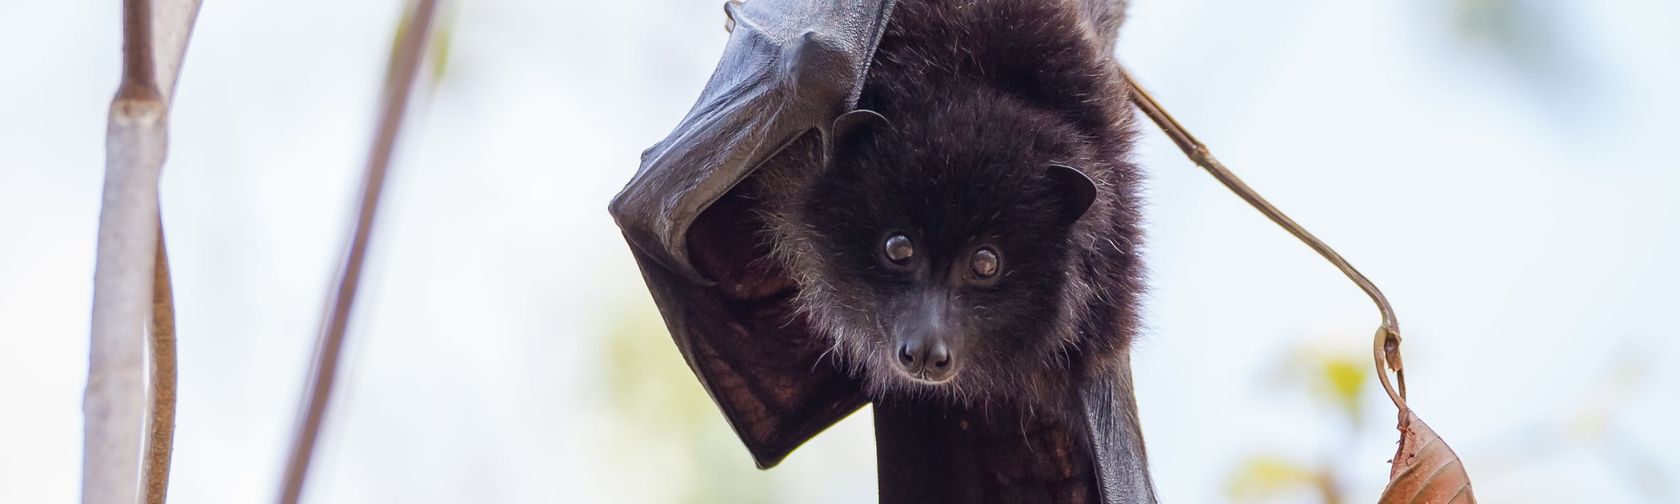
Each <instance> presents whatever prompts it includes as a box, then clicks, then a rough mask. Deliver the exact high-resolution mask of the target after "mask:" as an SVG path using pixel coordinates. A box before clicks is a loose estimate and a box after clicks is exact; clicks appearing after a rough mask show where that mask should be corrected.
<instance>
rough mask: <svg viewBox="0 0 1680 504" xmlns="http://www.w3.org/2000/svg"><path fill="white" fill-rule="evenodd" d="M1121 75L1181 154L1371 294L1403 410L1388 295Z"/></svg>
mask: <svg viewBox="0 0 1680 504" xmlns="http://www.w3.org/2000/svg"><path fill="white" fill-rule="evenodd" d="M1121 75H1122V76H1123V77H1124V78H1125V79H1126V82H1127V84H1128V85H1129V86H1130V87H1131V88H1132V94H1131V98H1132V103H1133V104H1135V105H1137V107H1138V109H1139V110H1142V111H1143V114H1144V115H1146V116H1149V119H1150V120H1153V121H1155V124H1156V125H1157V126H1160V127H1161V130H1162V131H1165V132H1166V133H1167V137H1168V138H1171V139H1172V141H1173V143H1174V144H1177V145H1178V148H1179V150H1182V151H1184V154H1185V155H1186V156H1189V157H1190V160H1191V161H1194V162H1195V163H1196V165H1197V166H1201V167H1202V168H1203V169H1205V170H1207V172H1208V173H1209V174H1211V175H1213V178H1214V179H1217V180H1219V183H1221V184H1224V185H1225V187H1226V188H1227V189H1230V190H1231V192H1234V193H1237V196H1238V197H1240V198H1242V199H1243V201H1247V202H1248V204H1249V205H1250V206H1253V207H1254V209H1256V210H1259V211H1260V213H1261V214H1264V215H1265V216H1266V217H1267V218H1269V219H1271V220H1272V222H1275V223H1277V225H1279V226H1282V227H1283V229H1284V230H1286V231H1289V234H1292V235H1295V238H1296V239H1299V240H1301V242H1302V243H1306V244H1307V246H1308V247H1311V248H1312V249H1313V251H1315V252H1318V255H1321V256H1324V258H1325V259H1326V260H1329V261H1330V264H1334V265H1335V266H1336V269H1339V270H1341V271H1342V274H1344V275H1347V277H1348V279H1349V280H1353V283H1354V284H1356V285H1358V286H1359V288H1360V290H1363V291H1365V295H1367V296H1370V297H1371V301H1372V302H1374V303H1376V304H1377V310H1378V311H1380V312H1382V326H1381V327H1378V328H1377V335H1376V340H1375V341H1374V342H1373V343H1372V354H1373V357H1374V358H1375V359H1376V364H1377V371H1378V372H1377V376H1378V378H1380V379H1381V381H1382V385H1383V390H1384V391H1386V392H1388V397H1389V399H1390V400H1392V401H1394V405H1395V406H1397V407H1399V408H1400V409H1401V410H1402V411H1404V410H1405V409H1406V399H1405V397H1406V375H1405V374H1404V372H1403V371H1402V369H1403V367H1402V365H1401V362H1400V322H1399V321H1398V320H1396V319H1395V318H1394V307H1393V306H1391V305H1389V304H1388V298H1386V297H1384V296H1383V293H1382V291H1381V290H1379V289H1377V285H1376V284H1374V283H1371V280H1370V279H1369V278H1366V277H1365V275H1364V274H1362V273H1360V272H1359V270H1357V269H1354V268H1353V265H1352V264H1348V262H1347V259H1343V258H1342V256H1341V254H1337V253H1336V250H1335V249H1332V248H1330V246H1329V245H1326V244H1325V243H1324V242H1323V241H1321V240H1319V239H1318V237H1316V236H1313V234H1312V233H1310V232H1307V230H1306V228H1303V227H1301V225H1300V224H1297V223H1295V221H1294V220H1293V219H1290V218H1289V216H1288V215H1284V213H1283V211H1281V210H1278V209H1277V207H1274V206H1272V204H1271V203H1270V202H1267V201H1266V198H1262V197H1260V194H1259V193H1256V192H1254V189H1252V188H1250V187H1248V184H1245V183H1243V181H1242V179H1240V178H1237V175H1236V174H1234V173H1231V170H1228V169H1226V168H1225V165H1224V164H1221V163H1220V162H1219V160H1218V159H1214V157H1213V153H1212V152H1209V151H1208V148H1207V146H1206V145H1203V144H1202V142H1201V141H1198V140H1196V137H1195V136H1192V135H1191V134H1190V132H1189V131H1188V130H1186V129H1184V126H1182V125H1180V124H1178V121H1177V120H1174V119H1173V117H1172V116H1171V115H1169V114H1167V111H1166V110H1165V109H1162V108H1161V104H1160V103H1158V102H1156V101H1155V97H1153V96H1150V95H1149V92H1148V91H1145V90H1144V89H1143V87H1141V86H1139V85H1138V84H1137V80H1136V79H1133V78H1132V76H1131V75H1130V74H1128V73H1126V72H1125V71H1124V70H1122V71H1121ZM1385 363H1386V364H1387V366H1388V369H1392V370H1394V373H1395V377H1396V380H1397V381H1399V383H1400V389H1399V391H1398V392H1396V391H1395V388H1394V386H1393V385H1392V384H1390V383H1389V380H1388V373H1384V372H1382V369H1383V365H1384V364H1385Z"/></svg>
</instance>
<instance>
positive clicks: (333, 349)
mask: <svg viewBox="0 0 1680 504" xmlns="http://www.w3.org/2000/svg"><path fill="white" fill-rule="evenodd" d="M436 10H437V1H436V0H417V1H416V2H415V3H414V4H413V8H412V10H410V11H409V12H410V13H411V14H412V15H413V17H412V18H411V19H406V21H408V23H407V26H406V27H404V28H402V29H401V30H399V32H398V35H399V36H400V40H399V42H398V45H397V47H396V49H395V50H394V51H393V52H392V54H391V66H390V71H389V73H387V74H386V75H385V84H384V87H383V89H384V90H385V91H384V94H383V100H384V101H383V103H382V104H381V106H380V119H379V126H378V130H377V131H376V133H375V136H374V144H373V149H372V151H371V152H370V153H369V154H368V163H367V170H366V174H365V178H364V179H363V181H362V197H361V202H360V204H359V205H358V208H357V213H356V228H355V231H354V234H352V235H351V239H350V248H349V250H348V251H347V252H346V253H345V257H344V263H343V264H342V266H341V269H340V270H339V277H338V284H337V288H336V289H335V290H334V291H333V293H332V298H331V299H330V303H329V305H330V306H331V307H332V308H331V311H329V312H328V313H327V315H326V317H325V320H323V323H322V329H321V333H320V339H319V341H318V342H317V344H316V347H315V357H314V363H313V365H312V366H311V368H310V376H309V382H308V384H307V385H306V387H305V390H304V393H305V394H306V395H305V397H304V404H303V407H302V411H301V412H300V414H299V416H298V427H297V432H296V434H295V437H294V439H293V442H292V450H291V454H290V455H289V457H288V459H287V462H286V473H285V475H284V477H283V480H282V484H281V489H280V502H281V503H284V504H293V503H296V502H298V500H299V499H301V498H302V496H303V489H304V483H305V481H306V480H307V479H308V477H309V465H310V462H311V460H312V459H313V458H314V455H315V445H316V443H317V442H318V441H319V440H320V436H321V424H322V421H323V420H324V419H325V418H326V411H327V407H328V405H329V404H330V403H331V400H332V392H333V382H334V381H335V380H336V378H337V376H338V364H339V356H340V355H341V354H342V353H343V350H344V338H345V332H346V330H347V329H348V327H349V325H350V314H351V309H352V308H353V307H354V305H355V301H356V288H357V286H358V285H359V284H360V283H361V279H362V264H363V262H364V261H365V260H366V258H367V249H368V242H369V240H370V239H371V237H372V235H373V224H374V215H376V214H377V212H378V209H379V199H380V195H381V194H382V193H383V191H384V187H385V176H386V174H387V172H389V170H390V165H391V152H392V150H394V148H395V147H396V142H397V132H398V130H399V129H400V128H401V126H402V120H403V114H404V113H405V112H406V111H407V108H408V97H409V95H410V94H411V92H412V90H413V88H414V80H415V76H416V74H418V73H419V70H420V57H421V56H422V55H423V54H424V52H425V48H426V44H425V42H426V40H427V36H428V34H429V33H430V32H431V26H432V18H433V17H434V16H433V13H434V12H435V11H436Z"/></svg>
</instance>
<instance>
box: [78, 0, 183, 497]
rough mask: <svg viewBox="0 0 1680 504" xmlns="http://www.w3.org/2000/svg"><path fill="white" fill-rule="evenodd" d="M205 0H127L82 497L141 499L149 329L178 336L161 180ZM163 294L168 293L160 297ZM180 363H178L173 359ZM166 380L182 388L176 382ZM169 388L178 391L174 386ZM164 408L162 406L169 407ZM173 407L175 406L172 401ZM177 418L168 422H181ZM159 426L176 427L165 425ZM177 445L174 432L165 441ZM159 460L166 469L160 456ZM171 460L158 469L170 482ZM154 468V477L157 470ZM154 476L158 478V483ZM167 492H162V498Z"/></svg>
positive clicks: (109, 144) (98, 270)
mask: <svg viewBox="0 0 1680 504" xmlns="http://www.w3.org/2000/svg"><path fill="white" fill-rule="evenodd" d="M198 5H199V2H198V1H197V0H126V1H125V2H124V3H123V75H122V83H121V84H120V85H119V87H118V89H117V94H116V97H115V98H114V99H113V100H112V102H111V110H110V116H109V126H108V128H107V131H106V136H107V138H106V145H105V150H106V154H105V156H106V157H105V187H104V196H103V197H102V202H101V208H100V214H99V244H98V251H97V253H96V265H95V267H94V294H93V314H92V331H91V335H90V338H89V349H88V384H87V391H86V393H85V396H84V398H83V404H82V408H83V414H84V416H85V419H84V422H85V424H84V426H83V436H84V440H83V453H82V501H83V502H88V503H110V502H115V503H131V502H137V501H138V497H139V493H140V486H139V483H140V458H141V445H142V443H143V437H144V436H143V435H142V432H144V431H146V430H147V423H146V422H147V408H146V407H145V405H144V402H145V400H146V398H147V397H148V395H155V396H162V395H163V394H148V393H147V390H146V389H145V385H144V384H145V378H146V377H145V374H144V373H145V367H146V366H145V355H146V350H145V346H146V343H147V332H148V330H152V331H161V332H164V333H167V334H166V335H165V336H166V338H172V337H173V333H174V328H173V326H172V325H173V316H163V317H159V316H157V314H155V313H154V310H158V309H164V308H167V309H169V310H170V311H171V312H172V311H173V309H172V308H169V307H168V305H169V303H168V298H169V295H168V284H167V283H164V284H162V285H159V284H158V283H157V282H156V279H157V278H158V277H159V276H167V274H168V273H167V269H161V270H160V269H159V268H158V265H159V264H161V263H160V262H159V261H162V260H163V259H162V258H161V256H160V255H159V254H158V252H159V251H160V250H161V249H160V247H161V246H162V244H161V242H160V241H159V229H160V224H159V223H160V222H161V220H160V217H159V212H158V193H157V189H158V179H159V176H160V173H161V171H162V168H163V161H164V157H165V152H166V150H167V145H168V109H169V97H170V94H171V92H172V91H173V89H174V84H175V80H176V77H177V74H178V73H179V70H180V67H181V58H182V55H183V54H184V53H185V51H186V44H187V38H188V37H189V35H190V34H191V32H192V24H193V20H194V19H195V18H197V15H198ZM154 299H163V300H164V302H163V303H161V304H154ZM168 368H169V369H173V365H172V364H171V365H170V366H168ZM158 385H159V386H168V387H173V380H171V381H169V382H168V383H167V384H163V383H160V384H158ZM167 396H168V397H169V398H171V401H172V398H173V396H174V393H173V390H172V389H171V390H169V391H168V394H167ZM162 409H164V408H162V407H161V405H160V407H156V408H154V410H158V411H161V410H162ZM168 409H170V410H171V411H172V410H173V404H170V405H168ZM169 416H170V418H168V419H163V421H164V422H172V421H173V420H172V419H173V414H171V415H169ZM152 430H153V432H173V426H165V425H159V426H155V427H154V429H152ZM163 444H164V445H163V449H164V450H165V451H167V449H168V440H167V439H165V440H163ZM152 467H154V468H157V467H158V466H157V465H156V464H153V465H152ZM167 470H168V467H167V463H165V464H163V465H162V467H161V471H163V472H162V473H159V474H158V475H157V476H159V477H161V478H163V481H161V482H156V483H155V484H156V485H158V487H159V488H161V486H162V485H165V484H167ZM152 477H153V476H148V478H152ZM152 484H154V483H153V482H150V481H149V482H148V486H150V485H152ZM160 498H161V497H160Z"/></svg>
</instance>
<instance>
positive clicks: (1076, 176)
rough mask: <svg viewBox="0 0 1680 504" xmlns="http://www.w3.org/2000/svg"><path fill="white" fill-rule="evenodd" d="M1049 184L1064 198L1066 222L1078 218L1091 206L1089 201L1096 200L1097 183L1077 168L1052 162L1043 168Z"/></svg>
mask: <svg viewBox="0 0 1680 504" xmlns="http://www.w3.org/2000/svg"><path fill="white" fill-rule="evenodd" d="M1044 174H1045V176H1046V177H1047V178H1049V180H1050V184H1051V185H1052V186H1053V187H1055V188H1056V190H1057V191H1059V192H1060V193H1061V194H1062V197H1063V198H1064V199H1063V200H1062V201H1064V202H1065V203H1064V205H1065V206H1064V207H1063V210H1064V213H1063V214H1062V215H1063V216H1064V218H1066V219H1067V221H1068V222H1073V221H1076V220H1079V218H1080V217H1081V216H1084V215H1085V211H1086V210H1089V209H1090V208H1091V203H1092V202H1095V201H1096V200H1097V183H1096V182H1093V181H1091V177H1089V176H1086V175H1085V172H1082V171H1079V170H1078V169H1077V168H1074V167H1071V166H1067V165H1059V164H1053V165H1050V167H1049V168H1046V169H1045V170H1044Z"/></svg>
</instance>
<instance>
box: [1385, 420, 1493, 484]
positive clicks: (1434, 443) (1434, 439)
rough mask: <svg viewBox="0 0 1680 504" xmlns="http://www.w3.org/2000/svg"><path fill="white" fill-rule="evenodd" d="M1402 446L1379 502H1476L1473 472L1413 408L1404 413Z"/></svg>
mask: <svg viewBox="0 0 1680 504" xmlns="http://www.w3.org/2000/svg"><path fill="white" fill-rule="evenodd" d="M1399 429H1400V449H1399V450H1398V451H1397V452H1395V454H1394V461H1393V466H1392V469H1390V470H1389V473H1388V488H1385V489H1383V493H1382V499H1380V500H1378V501H1377V503H1378V504H1408V503H1420V504H1421V503H1455V504H1457V503H1463V504H1475V502H1476V496H1475V495H1473V494H1471V493H1470V474H1469V473H1466V472H1465V471H1464V462H1462V461H1460V460H1459V459H1458V455H1457V454H1455V453H1453V451H1452V448H1449V447H1447V442H1446V441H1442V440H1441V437H1440V436H1437V435H1435V431H1434V430H1431V429H1430V428H1429V425H1427V424H1424V423H1423V420H1422V419H1420V418H1418V416H1417V413H1414V412H1412V410H1411V409H1410V408H1407V409H1405V410H1403V411H1402V412H1401V414H1400V425H1399Z"/></svg>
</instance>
